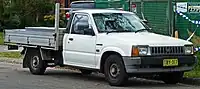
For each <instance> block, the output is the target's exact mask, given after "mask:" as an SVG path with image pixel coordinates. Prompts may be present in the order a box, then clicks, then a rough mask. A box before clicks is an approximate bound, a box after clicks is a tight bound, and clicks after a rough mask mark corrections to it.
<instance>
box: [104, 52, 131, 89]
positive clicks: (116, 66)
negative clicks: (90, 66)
mask: <svg viewBox="0 0 200 89" xmlns="http://www.w3.org/2000/svg"><path fill="white" fill-rule="evenodd" d="M104 73H105V78H106V80H107V81H108V82H109V84H110V85H112V86H121V85H124V84H125V83H126V81H127V80H128V75H127V73H126V71H125V66H124V63H123V61H122V59H121V57H120V56H118V55H110V56H109V57H108V58H107V59H106V62H105V65H104Z"/></svg>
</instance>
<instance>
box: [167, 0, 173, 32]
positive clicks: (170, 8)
mask: <svg viewBox="0 0 200 89" xmlns="http://www.w3.org/2000/svg"><path fill="white" fill-rule="evenodd" d="M172 2H173V0H169V1H168V23H169V35H172V34H173V5H172Z"/></svg>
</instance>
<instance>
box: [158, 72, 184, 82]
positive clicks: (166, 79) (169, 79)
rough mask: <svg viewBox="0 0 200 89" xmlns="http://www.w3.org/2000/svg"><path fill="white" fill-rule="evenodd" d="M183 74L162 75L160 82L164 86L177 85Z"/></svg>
mask: <svg viewBox="0 0 200 89" xmlns="http://www.w3.org/2000/svg"><path fill="white" fill-rule="evenodd" d="M183 74H184V73H183V72H173V73H163V74H161V80H162V81H163V82H165V83H166V84H177V83H179V82H180V81H181V80H182V79H183Z"/></svg>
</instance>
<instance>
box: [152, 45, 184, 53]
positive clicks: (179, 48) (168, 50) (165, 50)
mask: <svg viewBox="0 0 200 89" xmlns="http://www.w3.org/2000/svg"><path fill="white" fill-rule="evenodd" d="M150 50H151V55H180V54H184V47H183V46H165V47H150Z"/></svg>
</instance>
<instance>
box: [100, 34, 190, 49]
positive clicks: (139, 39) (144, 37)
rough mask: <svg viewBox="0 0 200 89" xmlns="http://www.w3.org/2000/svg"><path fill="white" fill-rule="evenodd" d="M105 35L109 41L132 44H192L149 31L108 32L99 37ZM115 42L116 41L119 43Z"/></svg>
mask: <svg viewBox="0 0 200 89" xmlns="http://www.w3.org/2000/svg"><path fill="white" fill-rule="evenodd" d="M104 37H106V38H105V39H107V40H110V41H115V40H116V41H117V40H118V41H119V42H120V43H121V42H123V43H124V42H125V43H129V44H132V45H149V46H184V45H192V43H191V42H188V41H185V40H182V39H176V38H173V37H169V36H164V35H159V34H155V33H150V32H138V33H134V32H131V33H128V32H127V33H109V34H106V33H105V34H101V35H100V39H101V38H102V39H103V38H104ZM119 42H117V43H119Z"/></svg>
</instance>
